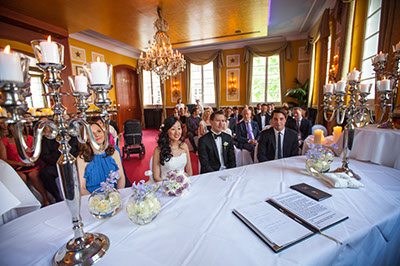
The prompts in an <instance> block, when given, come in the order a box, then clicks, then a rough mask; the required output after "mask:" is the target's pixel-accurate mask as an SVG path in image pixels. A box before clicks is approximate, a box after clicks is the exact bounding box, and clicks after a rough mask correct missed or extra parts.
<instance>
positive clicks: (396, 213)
mask: <svg viewBox="0 0 400 266" xmlns="http://www.w3.org/2000/svg"><path fill="white" fill-rule="evenodd" d="M339 165H340V158H335V161H334V163H333V164H332V168H336V167H338V166H339ZM350 166H351V168H352V169H353V170H354V171H355V172H356V173H358V174H359V175H360V176H361V178H362V180H361V181H362V182H363V183H364V185H365V188H362V189H332V188H329V187H328V186H327V185H326V184H324V183H321V181H319V180H317V179H316V178H314V177H312V176H310V175H309V174H307V172H306V170H305V157H304V156H299V157H292V158H288V159H281V160H276V161H271V162H265V163H259V164H254V165H248V166H243V167H238V168H235V169H230V170H225V171H220V172H214V173H209V174H203V175H198V176H194V177H192V188H191V190H190V192H189V193H188V194H187V195H185V196H183V197H181V198H173V197H167V196H163V197H162V199H161V201H162V205H163V206H162V210H161V212H160V214H159V215H158V217H157V218H156V219H155V220H154V221H153V222H152V223H150V224H148V225H145V226H139V225H136V224H134V223H132V222H131V221H130V220H129V218H128V217H127V215H126V212H125V207H126V202H127V200H128V198H129V197H130V195H131V194H132V191H131V189H123V190H121V194H122V197H123V210H122V211H120V212H119V213H118V214H116V215H115V216H114V217H112V218H110V219H108V220H105V221H104V220H97V219H96V218H94V217H92V216H91V215H90V214H89V212H88V209H87V196H86V197H82V210H81V214H82V218H83V222H84V224H85V231H90V232H101V233H103V234H105V235H107V236H108V237H109V238H110V241H111V246H110V249H109V250H108V252H107V253H106V255H105V256H104V257H103V258H102V259H101V260H100V261H99V262H98V265H174V266H175V265H300V264H301V265H399V263H400V252H399V250H400V171H398V170H396V169H393V168H389V167H385V166H380V165H374V164H369V163H365V162H359V161H355V160H351V163H350ZM221 175H230V179H228V180H227V181H223V180H222V179H221V178H220V177H219V176H221ZM301 182H305V183H308V184H310V185H312V186H315V187H318V188H320V189H322V190H325V191H327V192H328V193H330V194H332V195H333V197H331V198H329V199H326V200H324V201H322V203H323V204H325V205H326V206H329V207H331V208H333V209H336V210H338V211H340V212H342V213H345V214H347V215H348V216H349V219H348V220H346V221H344V222H342V223H340V224H338V225H336V226H333V227H331V228H329V229H327V230H326V231H324V233H325V234H327V235H330V236H332V237H334V238H336V239H338V240H340V241H342V242H343V245H341V246H340V245H338V244H336V243H335V242H333V241H331V240H329V239H327V238H325V237H323V236H321V235H315V236H313V237H311V238H308V239H306V240H304V241H302V242H300V243H298V244H296V245H294V246H292V247H290V248H288V249H286V250H284V251H282V252H280V253H278V254H275V253H274V252H273V251H272V250H270V249H269V248H268V246H267V245H266V244H264V242H263V241H262V240H260V239H259V238H258V237H257V236H256V235H255V234H254V233H253V232H252V231H251V230H250V229H248V228H247V227H246V226H245V225H244V224H243V223H242V222H241V221H240V220H239V219H238V218H236V217H235V216H234V215H233V214H232V209H233V208H237V207H241V206H246V205H249V204H252V203H255V202H258V201H263V200H266V199H267V198H268V197H270V196H273V195H277V194H279V193H282V192H285V191H287V190H289V189H290V188H289V186H290V185H293V184H298V183H301ZM71 227H72V225H71V218H70V213H69V210H68V209H67V207H66V205H65V204H64V203H62V202H61V203H58V204H54V205H51V206H49V207H46V208H43V209H40V210H38V211H35V212H33V213H30V214H27V215H25V216H23V217H20V218H18V219H16V220H14V221H12V222H10V223H8V224H4V225H2V226H0V236H1V242H0V265H49V264H50V262H51V259H52V257H53V255H54V253H55V252H56V251H57V250H58V249H59V248H60V246H62V245H63V244H65V243H66V242H67V241H68V240H69V239H70V238H71V237H72V230H71Z"/></svg>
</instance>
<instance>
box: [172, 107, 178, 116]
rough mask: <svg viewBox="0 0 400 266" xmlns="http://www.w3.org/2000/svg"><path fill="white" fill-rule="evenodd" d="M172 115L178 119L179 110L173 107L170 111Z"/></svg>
mask: <svg viewBox="0 0 400 266" xmlns="http://www.w3.org/2000/svg"><path fill="white" fill-rule="evenodd" d="M172 115H173V116H175V117H176V118H178V119H179V110H178V108H176V107H174V109H173V110H172Z"/></svg>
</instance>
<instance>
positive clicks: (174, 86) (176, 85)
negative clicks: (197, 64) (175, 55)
mask: <svg viewBox="0 0 400 266" xmlns="http://www.w3.org/2000/svg"><path fill="white" fill-rule="evenodd" d="M181 84H182V80H181V74H180V73H179V74H177V75H176V76H173V77H171V102H173V103H176V102H177V101H178V99H179V98H182V86H181Z"/></svg>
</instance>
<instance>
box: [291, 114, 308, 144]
mask: <svg viewBox="0 0 400 266" xmlns="http://www.w3.org/2000/svg"><path fill="white" fill-rule="evenodd" d="M302 113H303V109H301V108H300V107H295V108H293V115H294V119H292V120H290V121H288V122H287V123H286V124H287V127H288V128H290V129H293V130H294V131H296V132H297V137H298V139H299V146H302V145H303V142H304V140H305V139H306V138H307V137H308V136H309V135H311V134H312V132H311V128H312V125H311V121H310V120H308V119H306V118H303V116H302Z"/></svg>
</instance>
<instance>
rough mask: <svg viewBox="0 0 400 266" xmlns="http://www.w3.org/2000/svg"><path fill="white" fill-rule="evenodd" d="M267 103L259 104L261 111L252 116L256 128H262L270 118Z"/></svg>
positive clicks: (267, 123)
mask: <svg viewBox="0 0 400 266" xmlns="http://www.w3.org/2000/svg"><path fill="white" fill-rule="evenodd" d="M267 112H268V105H267V104H265V103H263V104H262V106H261V113H259V114H256V115H255V116H254V121H256V122H257V124H258V128H259V129H260V130H263V129H264V128H265V127H266V126H268V125H269V121H270V120H271V116H270V115H268V113H267Z"/></svg>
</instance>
